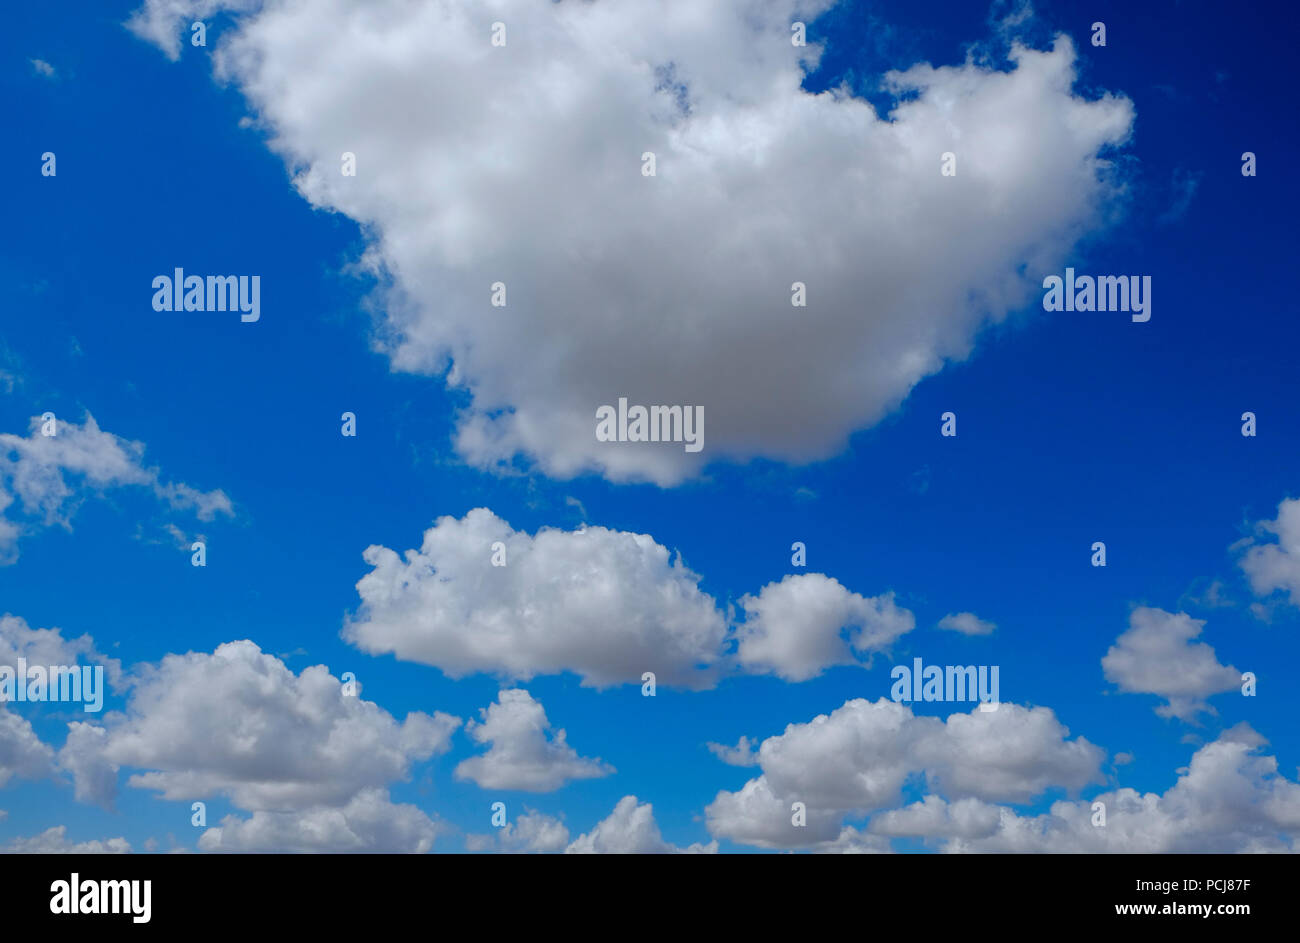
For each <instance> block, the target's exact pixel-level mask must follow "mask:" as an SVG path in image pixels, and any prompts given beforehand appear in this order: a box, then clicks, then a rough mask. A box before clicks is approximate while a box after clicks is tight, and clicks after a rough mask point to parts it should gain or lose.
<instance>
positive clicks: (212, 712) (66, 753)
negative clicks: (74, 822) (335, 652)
mask: <svg viewBox="0 0 1300 943" xmlns="http://www.w3.org/2000/svg"><path fill="white" fill-rule="evenodd" d="M459 724H460V720H459V719H458V718H455V717H451V716H449V715H447V714H443V713H441V712H439V713H436V714H434V715H432V716H430V715H428V714H424V713H419V712H413V713H410V714H408V715H407V716H406V719H405V721H403V722H402V723H398V722H397V721H396V720H395V719H394V718H393V717H392V716H391V715H390V714H388V713H387V712H386V711H384V710H383V709H382V708H380V707H379V706H378V705H376V704H374V703H373V702H371V701H365V700H362V699H361V698H360V697H351V696H346V695H344V694H343V693H342V683H341V682H340V681H339V679H337V678H335V677H334V676H332V675H331V674H330V673H329V671H328V669H326V668H325V666H323V665H316V666H314V667H310V668H305V669H303V671H302V673H301V674H300V675H295V674H294V673H293V672H292V671H290V670H289V669H288V668H286V667H285V665H284V663H283V662H281V661H280V660H279V659H277V658H275V657H273V656H271V655H268V654H264V653H263V652H262V651H261V649H259V648H258V647H257V646H256V645H255V644H253V643H252V642H250V641H239V642H227V643H225V644H224V645H220V646H218V647H217V649H216V651H214V652H213V653H212V654H206V653H196V652H189V653H187V654H184V655H168V656H166V657H165V658H163V660H162V662H161V663H160V664H158V665H156V666H142V667H139V668H137V669H136V670H135V672H134V680H133V684H132V687H131V693H130V699H129V701H128V703H127V706H126V710H125V713H110V714H107V715H106V716H105V718H104V723H103V724H102V726H97V725H91V724H78V723H74V724H70V725H69V728H70V729H69V735H68V740H67V742H66V743H65V745H64V747H63V750H62V751H61V752H60V754H59V761H60V765H61V766H63V767H64V768H65V769H68V770H70V771H71V772H72V773H73V775H74V779H75V781H76V784H77V790H78V795H79V797H81V798H83V799H85V800H87V801H95V802H99V803H104V804H106V803H110V802H111V801H112V799H113V796H114V794H115V793H116V785H117V770H118V769H119V768H121V767H134V768H137V769H140V770H144V772H139V773H135V774H133V775H132V776H131V777H130V779H129V783H130V785H132V786H135V787H138V788H142V789H154V790H157V791H158V792H159V793H160V794H161V795H162V797H163V798H165V799H174V800H184V801H191V800H194V799H200V798H204V797H207V796H212V795H216V794H222V795H227V796H229V797H230V799H231V800H232V801H233V802H234V803H235V804H236V805H237V806H239V807H241V808H244V809H249V810H254V811H263V810H265V811H285V810H304V809H309V808H311V807H313V806H318V805H331V806H343V805H345V804H347V803H348V802H349V801H350V800H352V799H353V798H354V797H355V796H356V795H357V794H358V793H359V792H361V791H362V790H364V789H367V788H371V789H373V788H379V787H382V786H385V785H386V784H387V783H389V782H390V781H392V780H396V779H404V778H406V777H407V775H408V773H409V770H410V767H411V764H412V763H415V762H419V761H422V760H426V759H428V758H429V757H431V756H433V755H435V754H438V753H442V752H444V751H445V750H446V749H447V747H448V745H449V741H450V737H451V734H452V732H453V731H454V730H455V729H456V727H457V726H458V725H459ZM261 826H262V823H258V828H255V829H254V830H255V831H258V830H261Z"/></svg>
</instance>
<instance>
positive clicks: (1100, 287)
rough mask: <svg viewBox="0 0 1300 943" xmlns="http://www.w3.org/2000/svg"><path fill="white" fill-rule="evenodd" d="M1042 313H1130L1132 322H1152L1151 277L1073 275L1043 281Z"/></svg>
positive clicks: (1054, 276) (1066, 274)
mask: <svg viewBox="0 0 1300 943" xmlns="http://www.w3.org/2000/svg"><path fill="white" fill-rule="evenodd" d="M1043 287H1044V288H1046V289H1047V291H1046V293H1044V295H1043V310H1044V311H1131V312H1132V313H1133V320H1134V321H1150V320H1151V276H1150V275H1098V276H1097V277H1096V278H1094V277H1093V276H1091V275H1077V276H1076V275H1075V274H1074V269H1072V268H1067V269H1066V270H1065V277H1064V278H1062V277H1061V276H1060V275H1049V276H1047V277H1046V278H1045V279H1043Z"/></svg>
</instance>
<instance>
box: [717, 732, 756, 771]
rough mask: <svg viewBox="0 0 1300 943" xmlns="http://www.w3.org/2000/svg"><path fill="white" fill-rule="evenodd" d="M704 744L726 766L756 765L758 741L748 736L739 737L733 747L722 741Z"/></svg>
mask: <svg viewBox="0 0 1300 943" xmlns="http://www.w3.org/2000/svg"><path fill="white" fill-rule="evenodd" d="M705 746H706V747H708V748H709V752H710V753H712V754H713V755H714V756H716V757H717V758H718V759H720V760H722V762H724V763H726V764H727V765H728V766H757V765H758V742H757V741H756V740H751V739H750V738H749V737H741V738H740V740H739V741H737V743H736V745H735V746H734V747H729V746H727V745H726V744H724V743H706V744H705Z"/></svg>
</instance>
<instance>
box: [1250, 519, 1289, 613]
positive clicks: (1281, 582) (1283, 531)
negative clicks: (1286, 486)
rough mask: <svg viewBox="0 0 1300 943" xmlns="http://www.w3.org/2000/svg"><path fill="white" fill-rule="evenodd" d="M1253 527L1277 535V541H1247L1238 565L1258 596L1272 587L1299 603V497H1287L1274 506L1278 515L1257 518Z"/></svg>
mask: <svg viewBox="0 0 1300 943" xmlns="http://www.w3.org/2000/svg"><path fill="white" fill-rule="evenodd" d="M1256 529H1257V530H1259V531H1262V532H1265V533H1270V534H1273V535H1275V536H1276V537H1277V542H1276V543H1259V542H1256V541H1255V540H1250V541H1248V542H1247V546H1248V547H1249V549H1247V550H1246V552H1245V554H1244V555H1243V556H1242V558H1241V561H1240V562H1241V568H1242V570H1243V571H1245V574H1246V576H1247V577H1248V578H1249V579H1250V586H1251V589H1253V590H1254V591H1255V594H1256V595H1258V596H1267V595H1269V594H1270V593H1273V592H1275V591H1280V592H1283V593H1286V594H1288V597H1289V599H1290V601H1291V604H1292V605H1293V606H1300V498H1286V499H1284V500H1283V501H1282V502H1280V503H1279V504H1278V506H1277V518H1276V519H1274V520H1271V521H1260V522H1259V523H1258V524H1257V525H1256Z"/></svg>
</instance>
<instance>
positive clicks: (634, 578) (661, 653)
mask: <svg viewBox="0 0 1300 943" xmlns="http://www.w3.org/2000/svg"><path fill="white" fill-rule="evenodd" d="M498 541H499V542H501V543H502V544H504V546H505V551H506V557H505V560H506V565H505V566H493V565H492V556H493V548H492V545H493V544H494V543H496V542H498ZM365 560H366V562H367V563H369V564H370V565H371V566H372V567H374V569H373V570H372V571H371V572H370V573H368V574H366V575H365V576H364V577H362V579H361V581H360V582H359V583H357V591H358V592H359V593H360V594H361V601H362V607H361V610H360V611H359V613H358V614H357V616H356V618H355V619H353V620H351V621H350V622H349V623H348V624H347V625H346V626H345V627H344V630H343V637H344V638H345V639H346V640H347V641H349V642H351V643H352V644H354V645H356V646H357V647H358V648H360V649H361V650H362V651H365V652H368V653H370V654H372V655H380V654H388V653H392V654H394V655H396V656H397V657H398V658H401V659H404V660H407V661H415V662H420V663H421V664H426V665H434V666H436V667H438V668H441V669H442V670H443V671H444V672H445V673H447V674H448V675H450V676H451V677H453V678H460V677H463V676H465V675H467V674H471V673H474V672H487V673H492V674H498V675H502V676H506V677H510V678H517V679H519V680H523V681H527V680H530V679H531V678H532V677H534V676H535V675H539V674H558V673H560V672H562V671H572V672H574V673H575V674H577V675H579V676H581V677H582V680H583V684H584V685H587V686H593V687H607V686H612V685H616V684H622V683H626V682H634V683H637V684H640V683H641V675H642V674H643V673H644V672H647V671H653V672H654V673H655V675H656V678H657V679H658V683H660V684H675V685H681V686H684V687H695V688H699V687H709V686H711V685H712V684H713V683H714V679H715V678H716V675H717V669H718V664H719V662H720V661H721V657H722V654H721V645H722V641H723V638H724V636H725V634H726V621H725V619H724V618H723V616H722V613H721V612H719V611H718V608H717V605H716V603H715V602H714V600H713V598H712V597H711V596H709V595H708V594H706V593H704V592H701V591H700V589H699V587H698V585H697V584H698V582H699V577H698V576H696V575H695V574H694V573H692V572H691V571H690V570H689V569H687V568H686V567H685V566H684V565H683V564H682V562H681V560H680V559H673V558H672V557H671V555H670V554H669V552H668V550H667V548H665V547H662V546H660V545H659V544H657V543H655V541H654V540H653V538H651V537H649V536H648V535H645V534H631V533H627V532H623V531H612V530H606V529H605V528H603V527H587V528H585V529H584V530H582V531H572V532H566V531H561V530H555V529H551V528H543V529H541V530H540V531H538V532H537V534H536V536H529V535H528V534H527V533H524V532H522V531H516V530H513V529H512V528H511V527H510V525H509V524H507V523H506V522H505V521H503V520H501V519H500V518H499V517H497V516H496V515H495V514H493V513H492V512H491V511H489V510H487V509H486V508H477V509H475V510H473V511H470V512H469V513H468V514H466V515H465V517H464V518H462V519H460V520H457V519H456V518H452V517H442V518H439V519H438V521H437V523H436V524H435V525H434V526H433V527H431V528H430V529H429V530H427V531H426V532H425V534H424V542H423V544H422V546H421V548H420V549H419V550H408V551H407V552H406V554H405V559H403V558H402V557H399V556H398V555H397V554H396V553H395V552H393V551H392V550H389V549H387V548H385V547H370V548H368V549H367V550H366V552H365Z"/></svg>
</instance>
